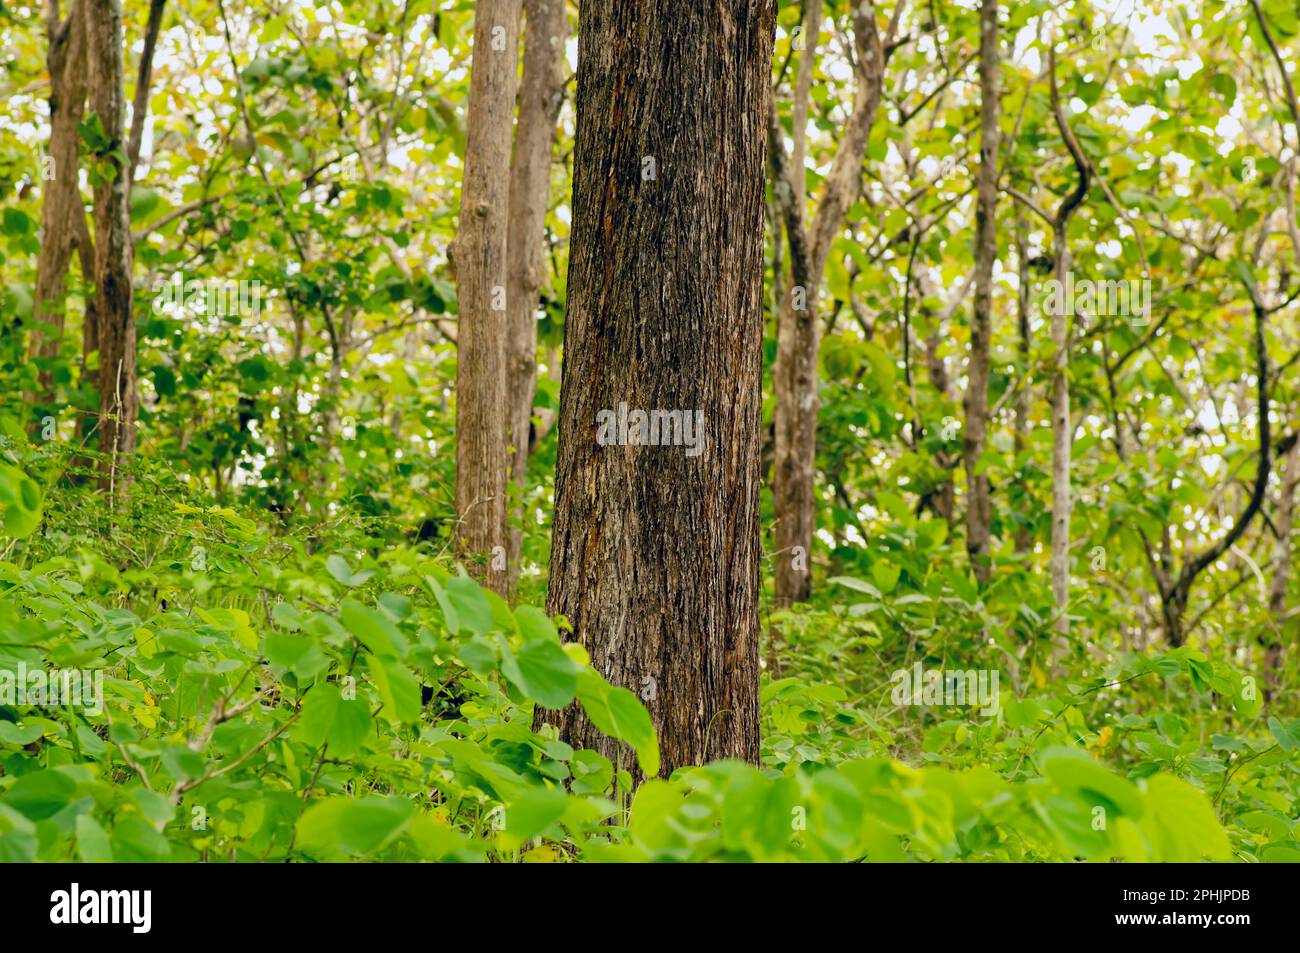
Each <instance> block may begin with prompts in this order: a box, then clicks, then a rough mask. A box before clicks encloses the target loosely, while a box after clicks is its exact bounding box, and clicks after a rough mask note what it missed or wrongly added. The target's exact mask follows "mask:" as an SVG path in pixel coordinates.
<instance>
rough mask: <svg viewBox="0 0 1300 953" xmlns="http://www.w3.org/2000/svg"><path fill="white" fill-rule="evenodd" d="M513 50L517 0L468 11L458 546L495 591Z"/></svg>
mask: <svg viewBox="0 0 1300 953" xmlns="http://www.w3.org/2000/svg"><path fill="white" fill-rule="evenodd" d="M518 59H519V0H480V2H479V3H478V4H477V6H476V7H475V11H474V53H473V62H472V65H471V68H470V89H469V113H468V118H467V133H466V137H465V170H464V174H463V178H462V180H461V193H460V222H459V231H458V232H457V235H456V241H455V247H454V248H453V253H452V260H453V265H454V267H455V271H456V280H457V285H458V298H459V300H460V309H459V312H458V322H459V324H458V328H459V330H458V334H457V340H456V358H457V360H456V513H457V515H458V517H459V521H460V524H459V527H458V530H457V534H456V549H457V552H458V553H459V554H460V555H461V556H462V557H464V558H465V560H466V561H467V562H468V563H469V568H470V571H471V572H473V573H474V574H475V575H476V576H477V577H478V578H479V579H480V580H482V581H483V582H484V583H485V584H487V585H488V586H490V587H491V588H492V589H493V590H495V591H496V592H498V593H503V594H504V593H505V592H506V591H507V590H508V587H509V573H508V571H507V567H506V562H507V560H506V547H507V546H508V545H509V531H508V527H507V525H506V413H507V412H506V302H507V295H506V228H507V225H508V222H509V211H510V208H509V198H508V187H509V182H510V133H511V130H512V128H513V125H514V107H515V87H516V86H517V82H516V78H515V71H516V66H517V64H518Z"/></svg>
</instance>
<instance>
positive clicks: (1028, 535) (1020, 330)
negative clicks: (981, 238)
mask: <svg viewBox="0 0 1300 953" xmlns="http://www.w3.org/2000/svg"><path fill="white" fill-rule="evenodd" d="M1016 272H1017V279H1016V331H1017V333H1016V356H1017V357H1018V358H1019V361H1020V366H1021V368H1022V369H1023V372H1024V374H1025V380H1023V381H1022V382H1021V383H1020V390H1019V391H1018V392H1017V393H1016V397H1015V404H1014V406H1015V449H1016V466H1017V468H1020V462H1019V461H1020V455H1021V454H1022V453H1023V452H1024V450H1025V448H1026V447H1027V446H1029V391H1030V388H1029V377H1028V375H1029V361H1030V348H1029V341H1030V337H1029V335H1030V330H1029V281H1030V277H1029V251H1028V247H1027V243H1026V240H1025V217H1024V213H1023V212H1022V211H1021V210H1020V209H1019V208H1017V209H1016ZM1021 492H1022V493H1023V494H1024V502H1023V504H1022V505H1023V507H1024V509H1025V511H1026V512H1028V511H1029V505H1028V504H1029V499H1030V493H1031V491H1030V488H1029V484H1028V481H1022V483H1021ZM1033 545H1034V537H1033V533H1032V532H1031V530H1030V529H1029V527H1028V526H1025V525H1017V526H1016V531H1015V547H1016V552H1017V553H1027V552H1029V550H1030V549H1032V548H1033Z"/></svg>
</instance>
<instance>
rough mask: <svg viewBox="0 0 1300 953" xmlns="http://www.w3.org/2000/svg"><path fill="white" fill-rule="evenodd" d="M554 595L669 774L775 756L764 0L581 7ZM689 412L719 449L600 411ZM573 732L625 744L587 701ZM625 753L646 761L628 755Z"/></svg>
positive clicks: (554, 607)
mask: <svg viewBox="0 0 1300 953" xmlns="http://www.w3.org/2000/svg"><path fill="white" fill-rule="evenodd" d="M580 24H581V27H580V31H579V40H578V43H579V45H578V87H577V131H576V144H575V152H574V183H573V232H572V238H571V248H570V258H569V275H568V295H569V297H568V314H567V320H566V325H565V340H564V345H565V348H564V352H565V360H564V374H563V378H562V382H561V397H560V423H559V426H560V437H559V441H560V442H559V454H558V462H557V468H556V484H555V524H554V538H553V543H552V550H551V563H550V581H549V592H548V599H547V607H548V610H549V611H550V612H551V613H553V614H554V613H562V614H563V615H564V616H566V617H567V618H568V619H569V621H570V622H571V623H572V625H573V632H574V637H575V638H576V639H577V640H578V641H580V642H581V643H582V644H583V645H584V646H586V648H587V650H588V652H589V653H590V656H591V661H592V664H593V666H594V667H595V669H596V671H597V672H599V673H600V674H601V675H603V676H604V677H605V678H606V679H607V680H609V682H610V683H611V684H614V685H621V686H624V687H628V688H631V689H632V690H634V691H637V692H638V693H639V694H640V695H641V697H642V699H643V700H644V701H645V704H646V706H647V707H648V708H649V710H650V713H651V716H652V717H653V719H654V722H655V727H656V729H657V731H658V734H659V744H660V750H661V754H662V772H663V773H664V774H665V775H666V774H668V773H670V772H671V771H672V770H673V769H675V768H677V767H679V766H681V765H685V764H699V763H702V762H703V761H705V760H711V759H715V758H726V757H731V758H742V759H744V760H746V761H750V762H757V760H758V754H759V723H758V718H759V704H758V703H759V694H758V675H759V662H758V655H759V647H758V634H759V616H758V608H759V492H758V491H759V423H760V412H761V403H762V396H761V392H760V388H761V385H762V366H761V360H762V356H761V351H762V335H763V330H762V328H763V322H762V284H763V257H762V243H763V157H764V149H765V140H766V122H767V114H768V107H769V96H770V92H769V64H770V62H771V56H772V42H773V41H772V37H773V9H772V5H771V3H769V2H767V0H725V2H723V3H720V4H716V5H714V6H712V7H702V6H700V5H699V4H696V3H693V2H690V0H666V2H663V3H658V4H613V5H603V4H590V3H589V4H584V5H583V7H582V10H581V16H580ZM621 403H625V404H626V405H627V406H628V407H631V408H636V409H642V410H646V411H649V410H653V409H659V410H664V411H679V412H682V413H694V414H696V415H697V418H696V419H699V420H702V422H703V428H704V429H703V450H702V452H701V453H699V454H698V455H688V453H687V452H686V448H684V447H682V446H671V445H669V446H601V445H600V444H598V442H597V426H596V422H597V415H598V414H599V413H600V412H601V411H602V410H610V409H614V408H618V407H619V405H620V404H621ZM547 717H553V718H555V719H556V720H557V721H558V722H559V724H560V727H561V734H562V737H563V738H564V739H565V740H567V741H568V742H569V743H570V744H573V745H580V746H584V747H591V748H594V749H596V750H598V751H601V752H603V753H605V754H607V755H610V756H615V755H616V754H617V751H616V748H615V746H614V745H613V743H612V742H611V741H610V740H609V739H608V738H607V737H605V736H604V735H602V734H601V733H600V732H599V731H598V730H596V729H595V728H594V726H593V725H592V724H591V722H590V721H589V719H588V718H587V717H586V715H585V714H584V713H583V712H582V711H581V710H580V709H578V708H576V707H571V708H569V709H566V710H565V711H563V712H562V713H552V714H550V715H548V716H547ZM620 760H621V763H622V764H623V765H625V766H628V765H630V764H631V763H632V762H631V759H630V758H629V757H623V758H621V759H620Z"/></svg>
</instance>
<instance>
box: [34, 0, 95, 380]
mask: <svg viewBox="0 0 1300 953" xmlns="http://www.w3.org/2000/svg"><path fill="white" fill-rule="evenodd" d="M84 8H85V0H81V2H79V3H77V4H75V5H74V6H73V7H72V9H71V10H70V11H69V12H68V17H67V19H66V20H64V21H63V23H61V24H60V23H59V22H58V14H57V9H55V10H54V11H53V12H52V15H51V19H50V21H49V22H48V24H47V25H48V26H49V32H50V49H49V53H48V55H47V56H46V65H47V66H48V68H49V72H50V144H49V147H48V153H47V155H48V165H46V166H43V168H44V170H45V174H46V178H45V194H44V196H43V199H42V203H41V250H40V254H39V256H38V257H37V259H36V300H35V303H34V304H33V306H32V320H33V322H34V323H35V324H36V326H37V327H36V330H35V332H34V335H33V339H32V354H33V355H34V356H35V357H37V358H51V357H54V356H56V355H57V354H58V353H59V348H60V346H61V344H62V339H63V325H64V317H65V314H66V311H65V308H64V301H63V296H64V292H65V291H66V289H67V273H68V264H69V263H70V262H71V260H72V254H73V252H74V251H75V250H76V247H77V236H78V231H77V218H78V216H80V217H82V219H83V220H84V217H85V214H86V212H85V209H84V207H83V206H82V202H81V189H80V188H79V186H78V176H77V148H78V146H79V144H80V137H79V135H78V133H77V126H78V125H79V124H80V122H81V119H82V115H83V113H84V111H85V104H86V23H85V9H84ZM88 277H89V276H88ZM42 324H49V325H52V326H53V328H54V333H52V334H47V333H46V332H45V330H44V329H43V328H41V327H40V326H41V325H42ZM39 399H40V400H41V401H42V402H44V403H48V402H49V401H51V400H52V399H53V395H52V393H51V383H50V371H49V369H48V368H43V369H42V370H41V372H40V393H39Z"/></svg>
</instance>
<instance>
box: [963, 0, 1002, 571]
mask: <svg viewBox="0 0 1300 953" xmlns="http://www.w3.org/2000/svg"><path fill="white" fill-rule="evenodd" d="M979 74H980V167H979V175H978V179H977V198H976V206H975V309H974V314H973V317H972V319H971V329H970V359H969V360H968V361H967V364H966V379H967V385H966V400H965V414H966V426H965V429H964V432H963V441H962V459H963V462H964V463H965V468H966V497H967V498H966V551H967V552H968V553H969V554H970V560H971V564H972V565H973V566H974V568H975V578H976V579H978V580H979V581H980V582H981V583H985V582H988V579H989V534H990V527H991V524H992V521H993V513H992V503H991V501H990V499H989V480H988V477H987V476H985V475H984V474H982V473H979V472H977V471H978V469H979V458H980V454H982V453H983V452H984V440H985V435H986V434H987V432H988V422H989V421H988V417H989V344H990V340H991V338H992V335H993V262H994V261H995V260H996V259H997V254H998V236H997V204H998V146H999V142H1000V139H1001V134H1000V131H999V129H998V120H999V115H1000V113H1001V102H1000V99H999V96H1000V93H999V89H998V4H997V0H981V2H980V63H979Z"/></svg>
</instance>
